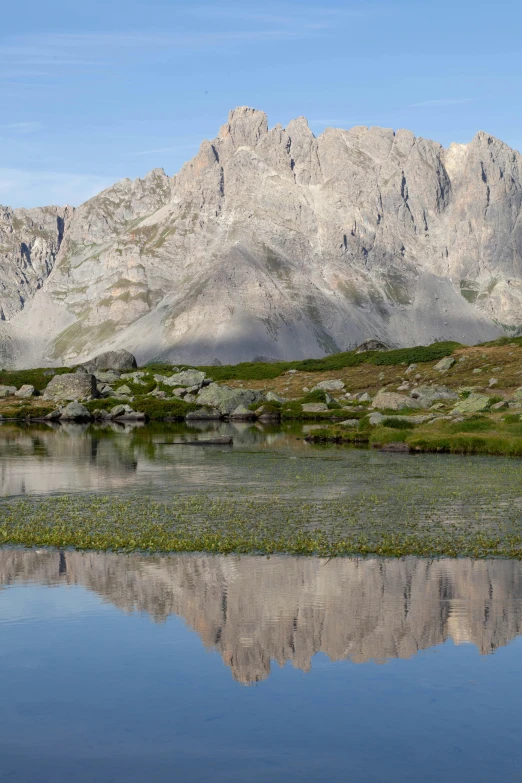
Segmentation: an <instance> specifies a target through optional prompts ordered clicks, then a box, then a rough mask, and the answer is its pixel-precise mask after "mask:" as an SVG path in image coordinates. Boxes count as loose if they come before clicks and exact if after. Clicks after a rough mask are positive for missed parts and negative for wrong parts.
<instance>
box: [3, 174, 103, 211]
mask: <svg viewBox="0 0 522 783" xmlns="http://www.w3.org/2000/svg"><path fill="white" fill-rule="evenodd" d="M111 184H112V180H108V179H107V178H105V177H99V176H96V175H93V174H71V173H68V172H55V171H25V170H23V169H10V168H0V204H5V205H8V206H11V207H36V206H41V205H42V204H60V205H63V204H72V205H74V206H77V205H78V204H82V203H83V202H84V201H87V199H89V198H92V196H95V195H96V194H97V193H99V192H100V191H101V190H104V189H105V188H107V187H108V186H109V185H111Z"/></svg>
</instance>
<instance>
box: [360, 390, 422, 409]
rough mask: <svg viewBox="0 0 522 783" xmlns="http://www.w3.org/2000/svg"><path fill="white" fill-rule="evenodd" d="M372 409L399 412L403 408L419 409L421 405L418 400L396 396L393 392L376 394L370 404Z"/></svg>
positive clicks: (400, 395) (402, 395)
mask: <svg viewBox="0 0 522 783" xmlns="http://www.w3.org/2000/svg"><path fill="white" fill-rule="evenodd" d="M372 405H373V407H374V408H385V409H387V410H390V411H400V410H402V409H403V408H421V407H422V405H421V403H420V402H419V401H418V400H414V399H412V398H411V397H406V395H404V394H396V393H395V392H385V391H380V392H378V393H377V394H376V395H375V397H374V398H373V403H372Z"/></svg>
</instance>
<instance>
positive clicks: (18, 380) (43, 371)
mask: <svg viewBox="0 0 522 783" xmlns="http://www.w3.org/2000/svg"><path fill="white" fill-rule="evenodd" d="M68 372H74V370H72V369H70V368H68V367H55V368H54V369H52V371H51V370H50V368H49V367H47V368H46V367H43V368H40V369H36V370H0V385H1V386H16V388H17V389H19V388H20V386H24V385H26V384H27V385H28V386H34V388H35V390H36V391H38V392H41V391H43V390H44V389H45V388H46V386H47V384H48V383H49V381H50V380H51V378H52V377H53V375H63V374H64V373H68ZM49 373H51V374H49Z"/></svg>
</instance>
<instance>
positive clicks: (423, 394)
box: [410, 386, 459, 408]
mask: <svg viewBox="0 0 522 783" xmlns="http://www.w3.org/2000/svg"><path fill="white" fill-rule="evenodd" d="M410 397H411V398H412V399H413V400H418V402H419V403H420V404H421V406H422V407H423V408H431V406H432V405H433V403H434V402H438V401H439V400H458V398H459V396H458V394H456V393H455V392H454V391H453V390H452V389H448V387H447V386H417V388H416V389H413V391H412V392H410Z"/></svg>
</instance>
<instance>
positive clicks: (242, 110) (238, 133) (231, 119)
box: [219, 106, 268, 149]
mask: <svg viewBox="0 0 522 783" xmlns="http://www.w3.org/2000/svg"><path fill="white" fill-rule="evenodd" d="M267 133H268V118H267V116H266V114H265V113H264V112H263V111H258V110H257V109H251V108H249V107H248V106H239V107H238V108H237V109H233V110H232V111H231V112H230V113H229V115H228V123H227V124H226V125H223V126H222V127H221V130H220V131H219V138H220V139H223V140H225V139H231V141H232V143H233V145H234V147H235V148H236V149H237V147H255V146H256V144H257V143H258V141H259V140H260V139H261V138H262V137H263V136H266V134H267Z"/></svg>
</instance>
